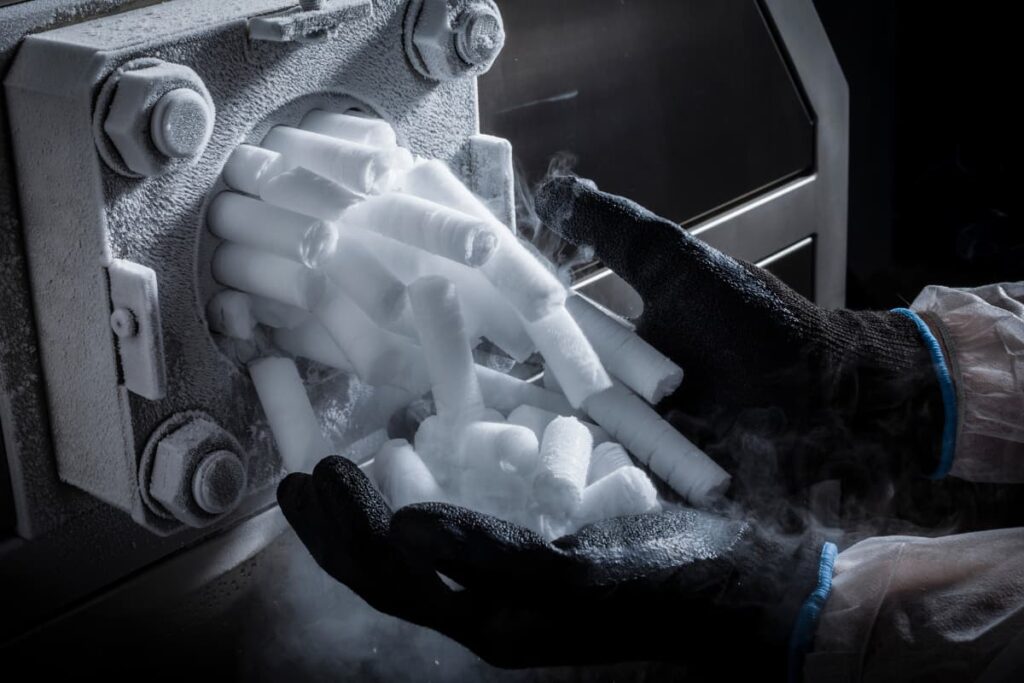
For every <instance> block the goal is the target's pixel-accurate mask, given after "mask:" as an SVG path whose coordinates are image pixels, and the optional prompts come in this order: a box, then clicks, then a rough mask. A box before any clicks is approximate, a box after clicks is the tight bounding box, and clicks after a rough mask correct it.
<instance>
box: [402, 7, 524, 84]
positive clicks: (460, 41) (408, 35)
mask: <svg viewBox="0 0 1024 683" xmlns="http://www.w3.org/2000/svg"><path fill="white" fill-rule="evenodd" d="M404 31H405V35H404V42H405V52H406V55H407V56H408V57H409V61H410V62H411V63H412V65H413V67H414V68H415V69H416V70H417V71H419V72H420V73H421V74H422V75H424V76H426V77H427V78H430V79H433V80H436V81H449V80H452V79H455V78H466V77H472V76H479V75H481V74H483V73H486V72H487V70H488V69H490V68H491V65H492V64H493V63H494V60H495V59H496V58H497V57H498V53H500V52H501V49H502V48H503V47H504V46H505V25H504V23H503V22H502V19H501V12H500V11H499V10H498V6H497V5H496V4H495V3H494V0H410V2H409V6H408V9H407V10H406V16H405V28H404Z"/></svg>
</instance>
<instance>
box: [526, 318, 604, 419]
mask: <svg viewBox="0 0 1024 683" xmlns="http://www.w3.org/2000/svg"><path fill="white" fill-rule="evenodd" d="M526 332H527V333H528V334H529V335H530V338H531V339H533V341H534V343H536V344H537V348H538V349H539V350H540V353H541V355H542V356H543V357H544V367H545V372H553V373H554V374H555V376H556V377H557V379H558V384H559V386H560V387H561V389H562V391H563V392H564V393H565V396H566V398H568V399H569V403H570V404H572V406H573V407H574V408H579V407H581V406H582V405H583V403H584V401H586V400H587V398H588V397H590V396H592V395H594V394H597V393H600V392H602V391H604V390H605V389H608V388H609V387H610V386H611V385H612V380H611V378H610V377H609V376H608V373H607V372H605V369H604V366H603V365H601V360H600V359H599V358H598V357H597V353H596V352H595V351H594V348H593V347H592V346H591V345H590V342H589V341H588V340H587V338H586V336H585V335H584V334H583V331H582V330H580V328H579V325H577V324H576V321H575V320H573V318H572V316H571V315H569V312H568V311H567V310H566V309H565V308H564V307H562V306H559V307H557V308H556V309H554V311H553V312H552V313H550V314H549V315H547V316H546V317H544V318H542V319H540V320H537V321H535V322H528V323H527V324H526Z"/></svg>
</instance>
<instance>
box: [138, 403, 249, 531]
mask: <svg viewBox="0 0 1024 683" xmlns="http://www.w3.org/2000/svg"><path fill="white" fill-rule="evenodd" d="M238 448H239V447H238V442H237V441H235V439H234V437H232V436H231V435H230V434H228V433H227V432H226V431H225V430H224V429H223V428H221V427H220V426H219V425H218V424H217V423H216V422H214V421H213V420H211V419H207V418H206V417H197V418H195V419H191V420H189V421H187V422H185V423H184V424H182V425H181V426H180V427H177V428H176V429H174V431H172V432H170V433H168V434H166V435H164V436H163V437H162V438H161V439H160V441H159V443H158V444H157V445H156V449H155V451H154V453H153V460H152V468H151V470H150V472H149V475H148V476H149V480H148V482H146V483H145V484H144V485H145V486H146V487H147V489H148V494H149V498H150V500H149V501H147V502H148V503H150V504H152V505H154V506H155V507H154V509H155V510H156V511H157V512H158V513H159V514H161V515H163V516H165V517H170V518H174V519H176V520H178V521H179V522H183V523H185V524H187V525H189V526H191V527H196V528H200V527H204V526H206V525H208V524H211V523H212V522H214V521H215V520H216V519H217V517H218V516H220V515H222V514H225V513H227V512H229V511H231V510H233V509H234V508H235V507H236V506H237V505H238V503H239V502H240V501H241V500H242V497H243V496H244V495H245V487H246V470H245V462H244V460H243V457H242V455H241V451H239V450H238Z"/></svg>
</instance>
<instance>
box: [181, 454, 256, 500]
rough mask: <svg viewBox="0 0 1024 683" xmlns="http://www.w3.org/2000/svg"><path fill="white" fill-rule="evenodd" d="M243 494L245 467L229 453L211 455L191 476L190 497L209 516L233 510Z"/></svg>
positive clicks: (200, 463) (205, 458)
mask: <svg viewBox="0 0 1024 683" xmlns="http://www.w3.org/2000/svg"><path fill="white" fill-rule="evenodd" d="M244 494H245V466H244V465H242V461H241V460H239V459H238V456H237V455H235V454H234V453H232V452H231V451H214V452H213V453H210V454H209V455H207V456H206V457H204V458H203V459H202V460H201V461H199V465H198V466H197V467H196V471H195V474H193V475H192V496H193V497H194V498H195V499H196V503H197V504H198V505H199V507H201V508H202V509H203V510H205V511H206V512H209V513H210V514H211V515H220V514H223V513H225V512H227V511H228V510H233V509H234V508H235V506H236V505H238V503H239V501H241V500H242V496H243V495H244Z"/></svg>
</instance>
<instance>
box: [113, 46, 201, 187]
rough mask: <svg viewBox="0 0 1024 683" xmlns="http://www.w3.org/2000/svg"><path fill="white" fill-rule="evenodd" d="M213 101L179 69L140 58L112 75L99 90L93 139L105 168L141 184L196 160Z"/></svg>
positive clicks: (191, 73)
mask: <svg viewBox="0 0 1024 683" xmlns="http://www.w3.org/2000/svg"><path fill="white" fill-rule="evenodd" d="M215 116H216V114H215V111H214V104H213V98H211V97H210V93H209V91H208V90H207V89H206V86H205V85H203V80H202V79H201V78H200V77H199V74H197V73H196V72H195V71H193V70H192V69H190V68H189V67H187V66H184V65H183V64H172V63H170V62H165V61H162V60H160V59H153V58H149V57H142V58H139V59H134V60H131V61H129V62H127V63H125V64H123V65H121V67H119V68H118V69H116V70H115V71H114V72H113V73H112V74H111V75H110V76H108V77H107V80H106V81H105V82H104V83H103V86H102V87H101V88H100V92H99V94H98V96H97V98H96V104H95V108H94V110H93V137H94V138H95V140H96V148H97V150H98V151H99V153H100V156H101V157H102V158H103V160H104V161H105V162H106V164H107V166H109V167H110V168H111V169H113V170H114V171H116V172H117V173H120V174H121V175H125V176H129V177H135V178H145V177H155V176H159V175H162V174H164V173H168V172H170V171H171V170H173V169H175V168H180V167H181V166H182V165H184V164H186V163H188V162H190V161H192V160H194V159H196V158H198V157H199V156H200V155H201V154H202V152H203V150H204V149H205V147H206V143H207V142H208V141H209V139H210V135H211V134H212V132H213V124H214V118H215Z"/></svg>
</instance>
